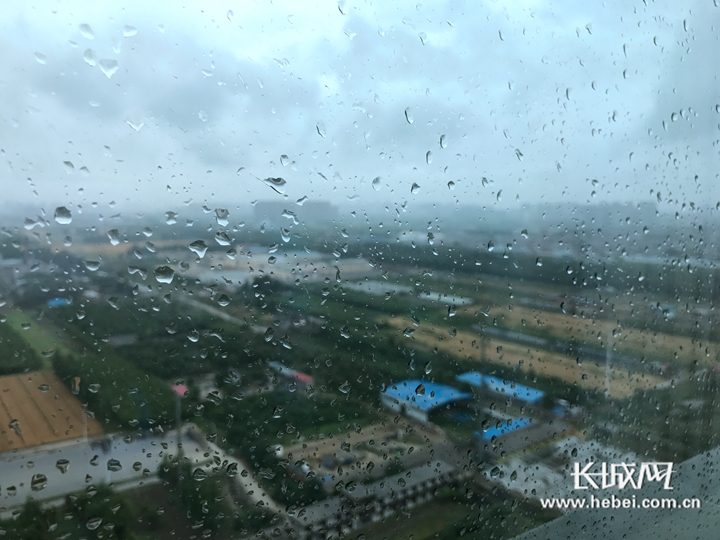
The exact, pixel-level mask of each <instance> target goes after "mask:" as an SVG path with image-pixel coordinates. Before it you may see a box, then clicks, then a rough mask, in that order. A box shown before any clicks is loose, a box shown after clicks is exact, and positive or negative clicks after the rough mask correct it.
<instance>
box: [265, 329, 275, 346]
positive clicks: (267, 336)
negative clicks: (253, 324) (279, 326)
mask: <svg viewBox="0 0 720 540" xmlns="http://www.w3.org/2000/svg"><path fill="white" fill-rule="evenodd" d="M273 336H275V330H273V329H272V328H268V329H267V330H265V335H264V338H265V341H267V342H268V343H269V342H271V341H272V340H273Z"/></svg>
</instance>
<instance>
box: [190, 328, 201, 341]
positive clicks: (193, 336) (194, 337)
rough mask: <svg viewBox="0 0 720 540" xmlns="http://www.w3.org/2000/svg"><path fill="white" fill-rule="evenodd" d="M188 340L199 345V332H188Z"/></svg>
mask: <svg viewBox="0 0 720 540" xmlns="http://www.w3.org/2000/svg"><path fill="white" fill-rule="evenodd" d="M187 338H188V339H189V340H190V341H192V342H193V343H197V342H198V341H200V332H198V331H197V330H191V331H190V332H188V335H187Z"/></svg>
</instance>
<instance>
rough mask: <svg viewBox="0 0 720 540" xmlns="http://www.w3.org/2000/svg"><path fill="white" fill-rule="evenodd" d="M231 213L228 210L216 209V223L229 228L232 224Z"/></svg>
mask: <svg viewBox="0 0 720 540" xmlns="http://www.w3.org/2000/svg"><path fill="white" fill-rule="evenodd" d="M229 218H230V212H229V211H228V209H227V208H216V209H215V221H217V224H218V225H220V226H221V227H227V226H228V225H229V223H230V219H229Z"/></svg>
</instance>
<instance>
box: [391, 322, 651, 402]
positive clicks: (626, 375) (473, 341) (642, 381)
mask: <svg viewBox="0 0 720 540" xmlns="http://www.w3.org/2000/svg"><path fill="white" fill-rule="evenodd" d="M386 322H388V323H389V324H391V325H392V326H394V327H395V328H398V329H399V330H402V329H403V328H407V327H408V326H411V327H412V322H411V321H409V320H403V319H400V318H396V317H393V318H389V319H387V321H386ZM413 338H414V339H415V341H416V342H418V343H420V344H422V345H425V346H426V347H429V348H435V347H437V349H438V350H440V351H444V352H447V353H450V354H454V355H457V356H460V357H462V358H469V359H476V360H480V359H481V358H482V357H483V356H484V359H485V360H487V361H489V362H494V363H496V364H501V365H505V366H509V367H514V368H520V369H522V370H524V371H534V372H535V373H537V374H538V375H547V376H550V377H555V378H557V379H561V380H563V381H566V382H568V383H570V384H577V385H578V386H580V387H583V388H595V389H598V390H600V391H604V390H605V385H606V377H605V368H604V366H599V365H597V364H595V363H593V362H590V361H587V362H583V363H582V364H580V365H578V363H577V362H576V361H575V360H574V359H573V358H570V357H568V356H564V355H560V354H555V353H551V352H548V351H543V350H539V349H535V348H531V347H528V346H526V345H519V344H516V343H511V342H508V341H503V340H499V339H495V338H492V339H487V340H486V341H485V342H484V348H485V351H484V355H483V350H482V348H481V345H480V343H481V342H480V336H478V335H477V334H473V333H470V332H458V333H457V335H456V336H455V337H454V338H451V337H450V336H449V335H448V332H447V330H446V329H443V328H441V327H439V326H434V325H427V324H426V325H421V326H420V328H418V329H417V330H416V331H415V333H414V334H413ZM663 381H664V379H661V378H659V377H655V376H652V375H646V374H639V373H632V372H630V371H628V370H627V369H624V368H621V367H619V366H613V367H612V369H611V370H610V374H609V380H608V383H609V385H608V386H609V393H610V396H611V397H614V398H623V397H628V396H630V395H632V394H633V393H635V392H636V391H637V390H643V389H647V388H654V387H655V386H657V385H659V384H660V383H662V382H663Z"/></svg>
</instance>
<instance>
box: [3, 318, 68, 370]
mask: <svg viewBox="0 0 720 540" xmlns="http://www.w3.org/2000/svg"><path fill="white" fill-rule="evenodd" d="M7 318H8V320H7V323H8V324H10V326H11V327H12V328H13V329H15V330H16V331H17V333H18V334H20V336H22V338H23V339H24V340H25V341H27V343H28V344H29V345H30V347H32V348H33V350H35V352H37V353H38V354H39V355H40V357H41V358H42V361H43V367H44V368H46V369H50V367H51V360H50V357H51V356H52V352H51V351H60V352H62V353H64V354H66V353H68V352H69V349H68V348H67V347H66V346H65V345H63V343H62V341H61V339H60V338H59V337H58V336H56V335H53V333H52V331H51V330H49V327H48V326H47V325H46V323H45V322H44V321H43V322H38V321H36V320H34V319H33V318H31V317H30V316H29V315H28V314H27V313H25V312H23V311H20V310H16V309H15V310H12V311H10V312H8V314H7Z"/></svg>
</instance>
